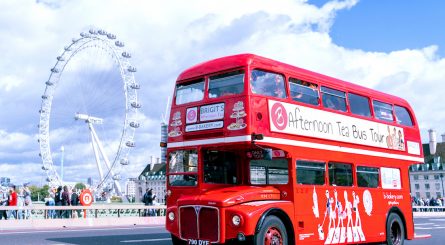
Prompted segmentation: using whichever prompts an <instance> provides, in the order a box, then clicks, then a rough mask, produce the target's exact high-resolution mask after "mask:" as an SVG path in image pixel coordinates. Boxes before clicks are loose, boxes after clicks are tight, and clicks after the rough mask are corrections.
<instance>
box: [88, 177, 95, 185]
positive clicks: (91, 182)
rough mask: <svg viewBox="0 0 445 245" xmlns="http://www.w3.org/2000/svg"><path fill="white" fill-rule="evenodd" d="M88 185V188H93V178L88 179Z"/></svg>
mask: <svg viewBox="0 0 445 245" xmlns="http://www.w3.org/2000/svg"><path fill="white" fill-rule="evenodd" d="M87 184H88V186H93V184H94V183H93V178H91V177H88V179H87Z"/></svg>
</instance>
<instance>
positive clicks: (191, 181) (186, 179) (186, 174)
mask: <svg viewBox="0 0 445 245" xmlns="http://www.w3.org/2000/svg"><path fill="white" fill-rule="evenodd" d="M168 164H169V167H168V170H169V174H170V175H169V183H170V185H171V186H196V184H197V174H196V173H197V171H198V153H197V151H196V150H182V151H174V152H171V153H170V155H169V162H168Z"/></svg>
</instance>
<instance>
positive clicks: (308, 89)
mask: <svg viewBox="0 0 445 245" xmlns="http://www.w3.org/2000/svg"><path fill="white" fill-rule="evenodd" d="M289 84H290V92H291V97H292V99H293V100H295V101H299V102H303V103H305V104H310V105H318V90H317V85H316V84H314V83H310V82H306V81H302V80H298V79H295V78H290V79H289Z"/></svg>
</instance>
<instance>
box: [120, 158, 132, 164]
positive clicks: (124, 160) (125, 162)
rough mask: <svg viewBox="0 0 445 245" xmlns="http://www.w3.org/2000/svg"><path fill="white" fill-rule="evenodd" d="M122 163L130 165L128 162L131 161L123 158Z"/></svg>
mask: <svg viewBox="0 0 445 245" xmlns="http://www.w3.org/2000/svg"><path fill="white" fill-rule="evenodd" d="M120 163H121V164H122V165H128V164H130V161H128V159H127V158H122V159H121V161H120Z"/></svg>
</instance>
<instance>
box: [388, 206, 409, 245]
mask: <svg viewBox="0 0 445 245" xmlns="http://www.w3.org/2000/svg"><path fill="white" fill-rule="evenodd" d="M404 241H405V226H404V225H403V221H402V219H401V218H400V216H399V215H398V214H396V213H391V214H389V217H388V220H387V221H386V244H388V245H403V242H404Z"/></svg>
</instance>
